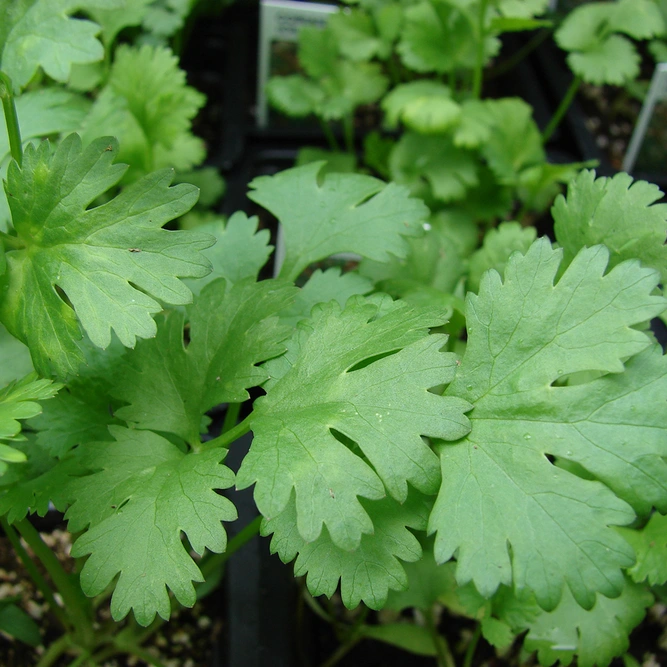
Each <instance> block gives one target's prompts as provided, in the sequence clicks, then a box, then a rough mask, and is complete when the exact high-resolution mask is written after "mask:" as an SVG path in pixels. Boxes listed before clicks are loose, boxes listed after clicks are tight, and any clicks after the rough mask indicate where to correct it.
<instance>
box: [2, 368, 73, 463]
mask: <svg viewBox="0 0 667 667" xmlns="http://www.w3.org/2000/svg"><path fill="white" fill-rule="evenodd" d="M61 387H62V385H61V384H54V383H53V382H51V380H40V379H38V378H37V373H31V374H30V375H26V377H24V378H23V379H22V380H18V381H15V382H10V383H9V384H8V385H7V386H6V387H3V388H2V389H0V441H2V440H5V441H10V442H11V441H16V440H23V439H25V436H22V435H20V432H21V423H20V421H19V419H30V417H34V416H35V415H38V414H39V413H40V412H41V411H42V408H41V406H40V404H39V403H38V402H37V401H44V400H47V399H49V398H53V396H54V395H55V394H56V392H57V391H58V390H59V389H61ZM25 460H26V456H25V454H24V453H23V452H22V451H21V450H19V449H15V448H14V447H10V446H9V445H8V444H6V442H0V475H2V474H3V473H4V472H5V471H6V470H7V463H18V462H23V461H25Z"/></svg>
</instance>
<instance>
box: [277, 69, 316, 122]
mask: <svg viewBox="0 0 667 667" xmlns="http://www.w3.org/2000/svg"><path fill="white" fill-rule="evenodd" d="M266 95H267V98H268V100H269V102H270V103H271V105H272V106H273V107H275V108H276V109H278V111H280V112H281V113H284V114H285V115H286V116H291V117H292V118H304V117H305V116H309V115H310V114H311V113H315V112H316V110H317V109H319V107H320V104H321V103H322V101H323V100H324V97H325V93H324V91H323V90H322V88H321V87H320V86H319V85H318V84H317V83H315V82H314V81H311V80H310V79H306V77H304V76H301V74H291V75H290V76H273V77H271V78H270V79H269V82H268V83H267V85H266Z"/></svg>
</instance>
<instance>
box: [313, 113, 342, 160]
mask: <svg viewBox="0 0 667 667" xmlns="http://www.w3.org/2000/svg"><path fill="white" fill-rule="evenodd" d="M318 120H319V121H320V125H321V127H322V132H324V136H325V137H326V138H327V141H328V142H329V148H330V149H331V150H332V151H336V152H338V151H339V150H340V146H339V145H338V142H337V141H336V137H335V136H334V133H333V132H332V131H331V126H330V125H329V123H327V121H326V120H323V119H322V118H319V119H318Z"/></svg>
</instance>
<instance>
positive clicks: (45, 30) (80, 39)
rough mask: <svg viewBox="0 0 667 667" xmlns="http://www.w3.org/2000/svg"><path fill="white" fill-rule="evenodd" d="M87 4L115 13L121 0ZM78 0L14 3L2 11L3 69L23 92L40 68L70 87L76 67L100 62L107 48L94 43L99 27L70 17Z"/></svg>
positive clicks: (0, 47)
mask: <svg viewBox="0 0 667 667" xmlns="http://www.w3.org/2000/svg"><path fill="white" fill-rule="evenodd" d="M89 4H92V5H93V6H96V7H100V8H105V7H107V8H113V7H115V6H117V5H118V1H117V0H92V2H90V3H89ZM80 5H81V3H80V2H79V0H27V1H21V0H10V1H9V2H8V3H5V6H4V7H3V8H2V9H0V24H2V26H3V27H2V28H1V29H0V67H2V70H3V71H4V72H5V73H6V74H7V75H8V76H9V78H10V79H11V80H12V83H13V84H14V86H15V88H17V89H21V88H24V87H25V86H26V84H27V83H28V82H29V81H30V80H31V79H32V77H33V76H34V75H35V73H36V72H37V70H38V68H40V67H41V68H42V69H43V70H44V72H45V73H46V74H48V75H49V76H50V77H51V78H52V79H55V80H56V81H59V82H60V83H66V82H67V80H68V79H69V75H70V69H71V67H72V65H73V64H74V63H92V62H95V61H97V60H102V57H103V56H104V47H103V46H102V44H101V43H100V42H99V41H98V40H97V39H96V37H95V36H96V35H97V34H98V33H99V31H100V27H99V26H98V25H97V24H95V23H93V22H92V21H87V20H85V19H80V18H72V16H71V15H72V14H74V13H75V12H76V11H77V10H78V9H79V8H80Z"/></svg>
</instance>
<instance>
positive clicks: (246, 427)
mask: <svg viewBox="0 0 667 667" xmlns="http://www.w3.org/2000/svg"><path fill="white" fill-rule="evenodd" d="M251 416H252V415H248V416H247V417H246V418H245V419H244V420H243V421H242V422H240V423H239V424H237V425H236V426H234V428H230V429H229V431H226V432H224V433H221V434H220V435H219V436H218V437H217V438H213V440H209V441H207V442H202V444H201V445H200V447H199V449H198V451H200V452H203V451H205V450H207V449H214V448H215V447H225V448H228V447H229V445H231V444H232V443H233V442H234V441H235V440H238V439H239V438H240V437H241V436H242V435H245V434H246V433H248V431H250V417H251Z"/></svg>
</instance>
